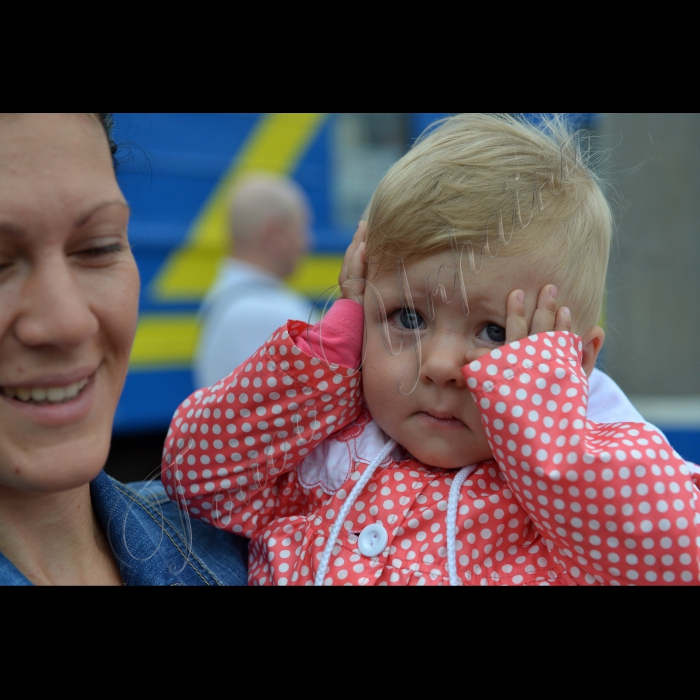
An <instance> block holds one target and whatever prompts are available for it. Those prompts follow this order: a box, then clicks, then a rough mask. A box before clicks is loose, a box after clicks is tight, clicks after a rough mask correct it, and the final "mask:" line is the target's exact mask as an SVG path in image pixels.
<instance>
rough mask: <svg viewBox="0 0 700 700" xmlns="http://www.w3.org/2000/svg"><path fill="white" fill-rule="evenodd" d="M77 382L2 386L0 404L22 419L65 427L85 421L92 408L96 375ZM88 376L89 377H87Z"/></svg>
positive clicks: (56, 381)
mask: <svg viewBox="0 0 700 700" xmlns="http://www.w3.org/2000/svg"><path fill="white" fill-rule="evenodd" d="M72 374H81V375H83V376H81V378H79V379H77V380H75V381H66V380H63V381H60V380H53V381H46V380H43V381H33V382H25V383H24V386H3V387H2V395H0V402H2V404H3V405H4V406H5V407H6V408H9V409H11V410H12V411H13V412H15V413H16V415H18V416H19V417H21V418H23V419H25V420H29V421H32V422H34V423H39V424H42V425H45V426H62V425H68V424H70V423H75V422H77V421H80V420H82V419H83V418H85V417H86V416H87V415H88V414H89V412H90V409H91V408H92V407H93V403H94V398H95V382H96V374H97V372H96V371H94V370H93V371H90V372H89V373H86V371H85V370H80V371H78V372H74V373H72ZM86 374H87V376H85V375H86Z"/></svg>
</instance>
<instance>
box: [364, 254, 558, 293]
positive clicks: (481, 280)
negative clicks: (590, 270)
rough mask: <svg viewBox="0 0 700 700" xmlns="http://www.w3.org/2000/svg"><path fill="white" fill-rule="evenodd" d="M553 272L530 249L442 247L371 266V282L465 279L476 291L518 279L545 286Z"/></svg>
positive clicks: (430, 283)
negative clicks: (474, 251)
mask: <svg viewBox="0 0 700 700" xmlns="http://www.w3.org/2000/svg"><path fill="white" fill-rule="evenodd" d="M552 276H553V271H552V270H551V269H550V266H549V265H548V264H547V262H546V256H543V257H542V258H540V257H539V256H533V255H530V254H528V251H504V250H501V251H499V252H498V254H497V255H491V256H488V255H483V256H482V255H478V256H471V257H470V256H469V255H468V253H465V252H460V251H457V252H456V253H455V252H454V251H452V250H450V249H447V250H440V251H437V252H435V253H430V254H427V255H423V256H420V257H415V256H414V257H412V258H411V257H409V258H406V259H399V260H391V261H390V262H389V263H387V262H386V261H383V264H379V265H377V266H376V267H374V268H373V267H372V266H370V267H369V268H368V275H367V277H368V279H369V280H370V282H372V283H373V284H375V285H377V286H381V287H383V288H393V287H400V286H402V284H405V282H408V283H409V284H410V285H411V287H414V286H418V287H424V286H426V285H427V286H431V287H433V286H435V285H437V284H442V285H445V286H446V285H447V284H448V283H449V284H450V285H452V284H454V283H455V279H456V281H457V282H458V283H459V282H460V281H463V282H464V284H465V285H466V286H467V287H469V288H471V289H472V290H473V291H474V292H475V293H476V292H477V290H483V291H486V290H488V288H489V287H491V286H493V285H497V284H500V283H502V282H508V281H514V282H515V281H516V280H517V281H518V283H520V284H525V285H528V286H529V285H533V286H537V285H540V286H541V285H542V284H544V283H546V282H547V281H548V282H553V281H554V280H553V279H550V278H551V277H552Z"/></svg>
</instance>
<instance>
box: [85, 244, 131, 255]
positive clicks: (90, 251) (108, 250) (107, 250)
mask: <svg viewBox="0 0 700 700" xmlns="http://www.w3.org/2000/svg"><path fill="white" fill-rule="evenodd" d="M123 248H124V246H123V245H122V244H121V243H112V244H111V245H105V246H97V247H95V248H86V249H85V250H80V251H78V253H77V255H80V256H82V257H85V258H100V257H103V256H107V255H111V254H112V253H118V252H119V251H121V250H123Z"/></svg>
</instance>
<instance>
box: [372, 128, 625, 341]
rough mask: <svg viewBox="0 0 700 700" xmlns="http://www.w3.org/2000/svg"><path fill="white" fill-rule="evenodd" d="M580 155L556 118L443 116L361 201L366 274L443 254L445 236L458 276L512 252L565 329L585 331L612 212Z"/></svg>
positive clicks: (593, 315) (594, 305) (598, 300)
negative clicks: (536, 122)
mask: <svg viewBox="0 0 700 700" xmlns="http://www.w3.org/2000/svg"><path fill="white" fill-rule="evenodd" d="M584 156H585V154H584V153H582V149H581V147H580V143H579V140H578V139H577V138H575V137H573V136H572V135H571V133H570V131H569V130H568V129H567V126H566V123H565V121H564V120H563V119H557V118H555V119H552V120H548V121H545V122H544V123H543V124H542V125H541V126H540V127H536V126H533V125H532V124H529V123H527V122H525V121H521V120H518V119H516V118H514V117H511V116H508V115H487V114H460V115H457V116H454V117H450V118H448V119H446V120H444V121H443V122H442V123H441V124H439V126H438V127H437V128H435V129H434V130H433V131H431V132H430V133H428V135H427V136H426V137H425V138H423V139H422V140H419V141H418V142H417V143H416V145H415V146H414V147H413V148H412V149H411V151H410V152H409V153H407V154H406V155H405V156H404V157H403V158H402V159H401V160H400V161H398V162H397V163H396V164H395V165H394V166H393V167H392V168H391V169H390V170H389V171H388V172H387V174H386V175H385V176H384V178H383V180H382V181H381V182H380V184H379V186H378V187H377V190H376V191H375V193H374V195H373V197H372V200H371V201H370V203H369V205H368V208H367V212H366V214H365V217H364V218H365V220H366V221H367V257H368V262H369V269H368V276H369V278H370V279H371V277H372V274H373V273H376V272H377V271H378V270H381V269H383V268H385V267H386V266H387V265H389V266H390V265H391V264H392V261H398V260H403V261H404V263H409V262H411V261H413V260H417V259H420V258H423V257H425V256H429V255H433V254H434V253H436V252H438V251H441V250H445V249H448V250H449V249H450V238H451V237H454V239H455V240H456V242H457V245H458V248H459V249H463V250H464V256H463V270H464V274H465V275H469V274H471V270H470V267H472V268H473V269H474V270H475V271H478V270H479V269H480V264H481V259H482V254H483V255H484V256H488V257H492V256H493V255H495V254H496V252H497V253H498V255H499V256H510V255H513V254H514V253H517V254H518V257H519V258H520V260H521V264H522V265H523V266H524V267H529V268H531V269H534V268H537V269H538V272H544V273H545V274H546V277H547V278H548V279H549V280H550V281H551V282H552V283H554V284H556V285H557V286H558V288H559V297H558V302H559V304H560V305H562V306H568V307H570V308H571V311H572V316H573V319H574V327H573V330H574V332H576V333H578V334H579V335H582V336H583V335H585V334H586V333H587V332H588V331H589V330H590V329H591V328H592V327H593V326H594V325H595V324H596V322H597V320H598V317H599V315H600V310H601V307H602V301H603V293H604V286H605V275H606V271H607V265H608V254H609V250H610V239H611V232H612V215H611V211H610V208H609V206H608V203H607V200H606V198H605V196H604V195H603V192H602V189H601V185H600V183H599V181H598V179H597V178H596V176H595V175H594V174H593V172H592V171H591V170H590V169H589V167H588V166H587V165H586V164H585V163H584ZM511 232H512V239H511ZM499 239H500V244H499ZM503 241H506V242H508V245H507V246H506V245H503V244H502V242H503ZM465 243H467V244H470V245H467V246H464V248H463V244H465ZM470 249H471V251H472V253H473V256H470ZM470 257H472V258H473V265H470Z"/></svg>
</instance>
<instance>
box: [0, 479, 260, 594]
mask: <svg viewBox="0 0 700 700" xmlns="http://www.w3.org/2000/svg"><path fill="white" fill-rule="evenodd" d="M90 495H91V497H92V504H93V508H94V509H95V512H96V513H97V517H98V518H99V520H100V524H101V525H102V529H103V530H104V532H105V534H106V535H107V539H108V540H109V543H110V545H111V547H112V551H113V552H114V558H115V560H116V562H117V565H118V566H119V571H120V573H121V576H122V580H123V581H124V583H125V584H126V585H127V586H245V585H246V584H247V583H248V574H247V559H248V542H247V540H245V539H243V538H241V537H238V536H236V535H232V534H230V533H228V532H223V531H222V530H217V529H216V528H214V527H212V526H211V525H206V524H204V523H201V522H199V521H197V520H190V519H188V520H183V518H182V516H181V513H180V511H179V509H178V508H177V506H176V505H175V504H174V503H173V502H172V501H171V500H170V499H169V498H168V496H167V495H166V493H165V489H164V488H163V485H162V484H161V482H160V481H153V482H137V483H133V484H121V483H120V482H118V481H116V480H114V479H112V478H111V477H109V476H107V474H105V473H104V472H100V474H99V475H98V476H97V478H96V479H94V480H93V481H92V482H91V483H90ZM189 545H191V546H189ZM0 585H5V586H12V585H14V586H31V585H32V584H31V582H30V581H29V580H28V579H27V578H26V577H25V576H24V574H22V573H21V572H20V571H18V570H17V568H16V567H15V566H14V565H13V564H12V562H10V561H9V560H8V559H7V558H6V557H5V556H4V555H3V554H2V552H0Z"/></svg>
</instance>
